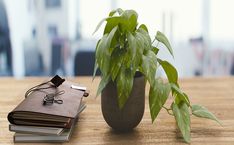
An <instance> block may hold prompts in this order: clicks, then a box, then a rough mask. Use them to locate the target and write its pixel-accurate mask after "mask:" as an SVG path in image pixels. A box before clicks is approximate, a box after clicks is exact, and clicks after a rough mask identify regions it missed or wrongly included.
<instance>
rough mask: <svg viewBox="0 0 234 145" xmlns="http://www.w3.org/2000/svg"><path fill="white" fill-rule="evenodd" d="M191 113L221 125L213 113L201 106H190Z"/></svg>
mask: <svg viewBox="0 0 234 145" xmlns="http://www.w3.org/2000/svg"><path fill="white" fill-rule="evenodd" d="M192 113H193V115H195V116H197V117H201V118H207V119H211V120H214V121H216V122H217V123H219V124H220V125H222V124H221V122H220V121H219V120H218V119H217V118H216V117H215V115H214V114H213V113H211V112H210V111H209V110H208V109H206V108H205V107H203V106H201V105H192Z"/></svg>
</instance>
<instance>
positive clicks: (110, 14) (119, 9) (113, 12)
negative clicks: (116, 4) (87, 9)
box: [109, 8, 123, 17]
mask: <svg viewBox="0 0 234 145" xmlns="http://www.w3.org/2000/svg"><path fill="white" fill-rule="evenodd" d="M116 12H118V14H119V15H121V14H122V13H123V10H122V9H121V8H118V9H116V10H112V11H111V12H110V13H109V16H110V17H111V16H113V15H114V14H115V13H116Z"/></svg>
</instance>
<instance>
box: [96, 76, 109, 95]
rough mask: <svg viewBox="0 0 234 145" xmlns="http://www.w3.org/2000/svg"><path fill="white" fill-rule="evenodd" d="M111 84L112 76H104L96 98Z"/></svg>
mask: <svg viewBox="0 0 234 145" xmlns="http://www.w3.org/2000/svg"><path fill="white" fill-rule="evenodd" d="M109 82H110V76H109V75H107V76H102V79H101V81H100V83H99V85H98V90H97V94H96V97H97V96H99V95H100V94H101V92H102V90H103V89H104V88H105V87H106V85H107V84H108V83H109Z"/></svg>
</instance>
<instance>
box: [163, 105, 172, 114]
mask: <svg viewBox="0 0 234 145" xmlns="http://www.w3.org/2000/svg"><path fill="white" fill-rule="evenodd" d="M162 107H163V108H164V109H166V110H167V113H168V114H169V115H172V116H174V115H173V114H172V113H171V112H170V110H171V109H170V108H167V107H165V106H162Z"/></svg>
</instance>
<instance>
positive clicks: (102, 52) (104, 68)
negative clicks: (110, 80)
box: [96, 26, 118, 75]
mask: <svg viewBox="0 0 234 145" xmlns="http://www.w3.org/2000/svg"><path fill="white" fill-rule="evenodd" d="M117 29H118V26H116V27H115V28H114V29H112V30H111V32H110V33H109V34H105V35H104V36H103V37H102V39H101V40H100V42H99V44H98V46H97V47H96V60H97V63H98V66H99V68H100V70H101V72H102V74H103V75H107V74H108V71H109V66H110V55H111V54H110V51H109V49H110V45H111V41H112V38H113V36H114V34H115V32H116V31H117Z"/></svg>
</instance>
